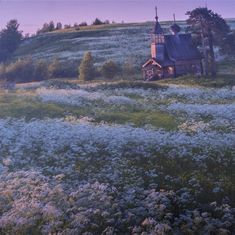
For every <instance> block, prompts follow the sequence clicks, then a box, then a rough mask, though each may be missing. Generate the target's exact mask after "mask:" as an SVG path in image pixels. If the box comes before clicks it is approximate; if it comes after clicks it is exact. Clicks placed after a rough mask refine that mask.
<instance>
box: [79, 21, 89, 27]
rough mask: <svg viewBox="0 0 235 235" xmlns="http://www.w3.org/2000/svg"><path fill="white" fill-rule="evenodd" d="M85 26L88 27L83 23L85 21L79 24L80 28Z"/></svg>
mask: <svg viewBox="0 0 235 235" xmlns="http://www.w3.org/2000/svg"><path fill="white" fill-rule="evenodd" d="M87 25H88V24H87V22H85V21H84V22H82V23H80V24H79V26H80V27H82V26H87Z"/></svg>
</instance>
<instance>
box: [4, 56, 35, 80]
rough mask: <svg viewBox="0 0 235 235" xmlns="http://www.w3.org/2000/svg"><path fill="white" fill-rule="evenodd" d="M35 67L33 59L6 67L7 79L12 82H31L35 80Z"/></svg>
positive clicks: (22, 60)
mask: <svg viewBox="0 0 235 235" xmlns="http://www.w3.org/2000/svg"><path fill="white" fill-rule="evenodd" d="M33 76H34V66H33V60H32V59H31V58H26V59H19V60H17V61H16V62H13V63H11V64H9V65H8V66H6V69H5V77H6V79H7V80H8V81H12V82H29V81H32V80H33Z"/></svg>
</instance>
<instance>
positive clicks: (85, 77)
mask: <svg viewBox="0 0 235 235" xmlns="http://www.w3.org/2000/svg"><path fill="white" fill-rule="evenodd" d="M94 73H95V68H94V62H93V58H92V55H91V52H87V53H85V55H84V57H83V59H82V62H81V64H80V66H79V80H82V81H90V80H92V79H93V77H94Z"/></svg>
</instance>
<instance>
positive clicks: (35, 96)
mask: <svg viewBox="0 0 235 235" xmlns="http://www.w3.org/2000/svg"><path fill="white" fill-rule="evenodd" d="M224 80H225V79H224ZM224 80H221V79H218V80H217V83H216V82H214V83H213V82H211V83H206V82H203V80H201V81H200V80H196V82H195V78H194V82H192V79H190V78H181V79H176V80H164V81H160V82H152V83H145V82H140V81H139V82H137V81H136V82H135V81H132V82H128V81H116V82H115V81H114V82H100V81H97V82H93V83H79V82H77V81H75V80H58V79H57V80H51V81H43V82H39V83H31V84H21V85H17V86H16V88H15V89H14V90H9V91H6V90H2V91H1V94H0V234H10V235H11V234H12V235H13V234H19V235H21V234H22V235H23V234H61V235H62V234H66V235H67V234H84V235H85V234H86V235H91V234H103V235H105V234H106V235H111V234H122V235H124V234H135V235H138V234H141V235H147V234H233V233H234V231H235V200H234V199H235V171H234V164H235V162H234V156H235V141H234V140H235V120H234V116H235V89H234V85H233V84H232V83H230V84H229V83H228V84H227V83H225V81H224ZM233 80H234V79H233ZM230 81H232V79H231V80H230ZM205 84H207V86H205ZM208 84H209V85H208ZM216 84H218V85H216ZM231 84H232V85H231Z"/></svg>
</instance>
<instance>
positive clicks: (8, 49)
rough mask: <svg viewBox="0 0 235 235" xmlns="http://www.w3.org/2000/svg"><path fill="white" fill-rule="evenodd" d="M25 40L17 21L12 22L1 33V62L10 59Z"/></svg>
mask: <svg viewBox="0 0 235 235" xmlns="http://www.w3.org/2000/svg"><path fill="white" fill-rule="evenodd" d="M22 38H23V35H22V32H21V31H19V23H18V21H17V20H10V21H9V22H8V23H7V25H6V28H5V29H3V30H2V31H1V32H0V61H3V60H5V59H7V58H8V57H9V55H11V54H12V53H13V52H14V51H15V50H16V49H17V47H18V46H19V45H20V43H21V40H22Z"/></svg>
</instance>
